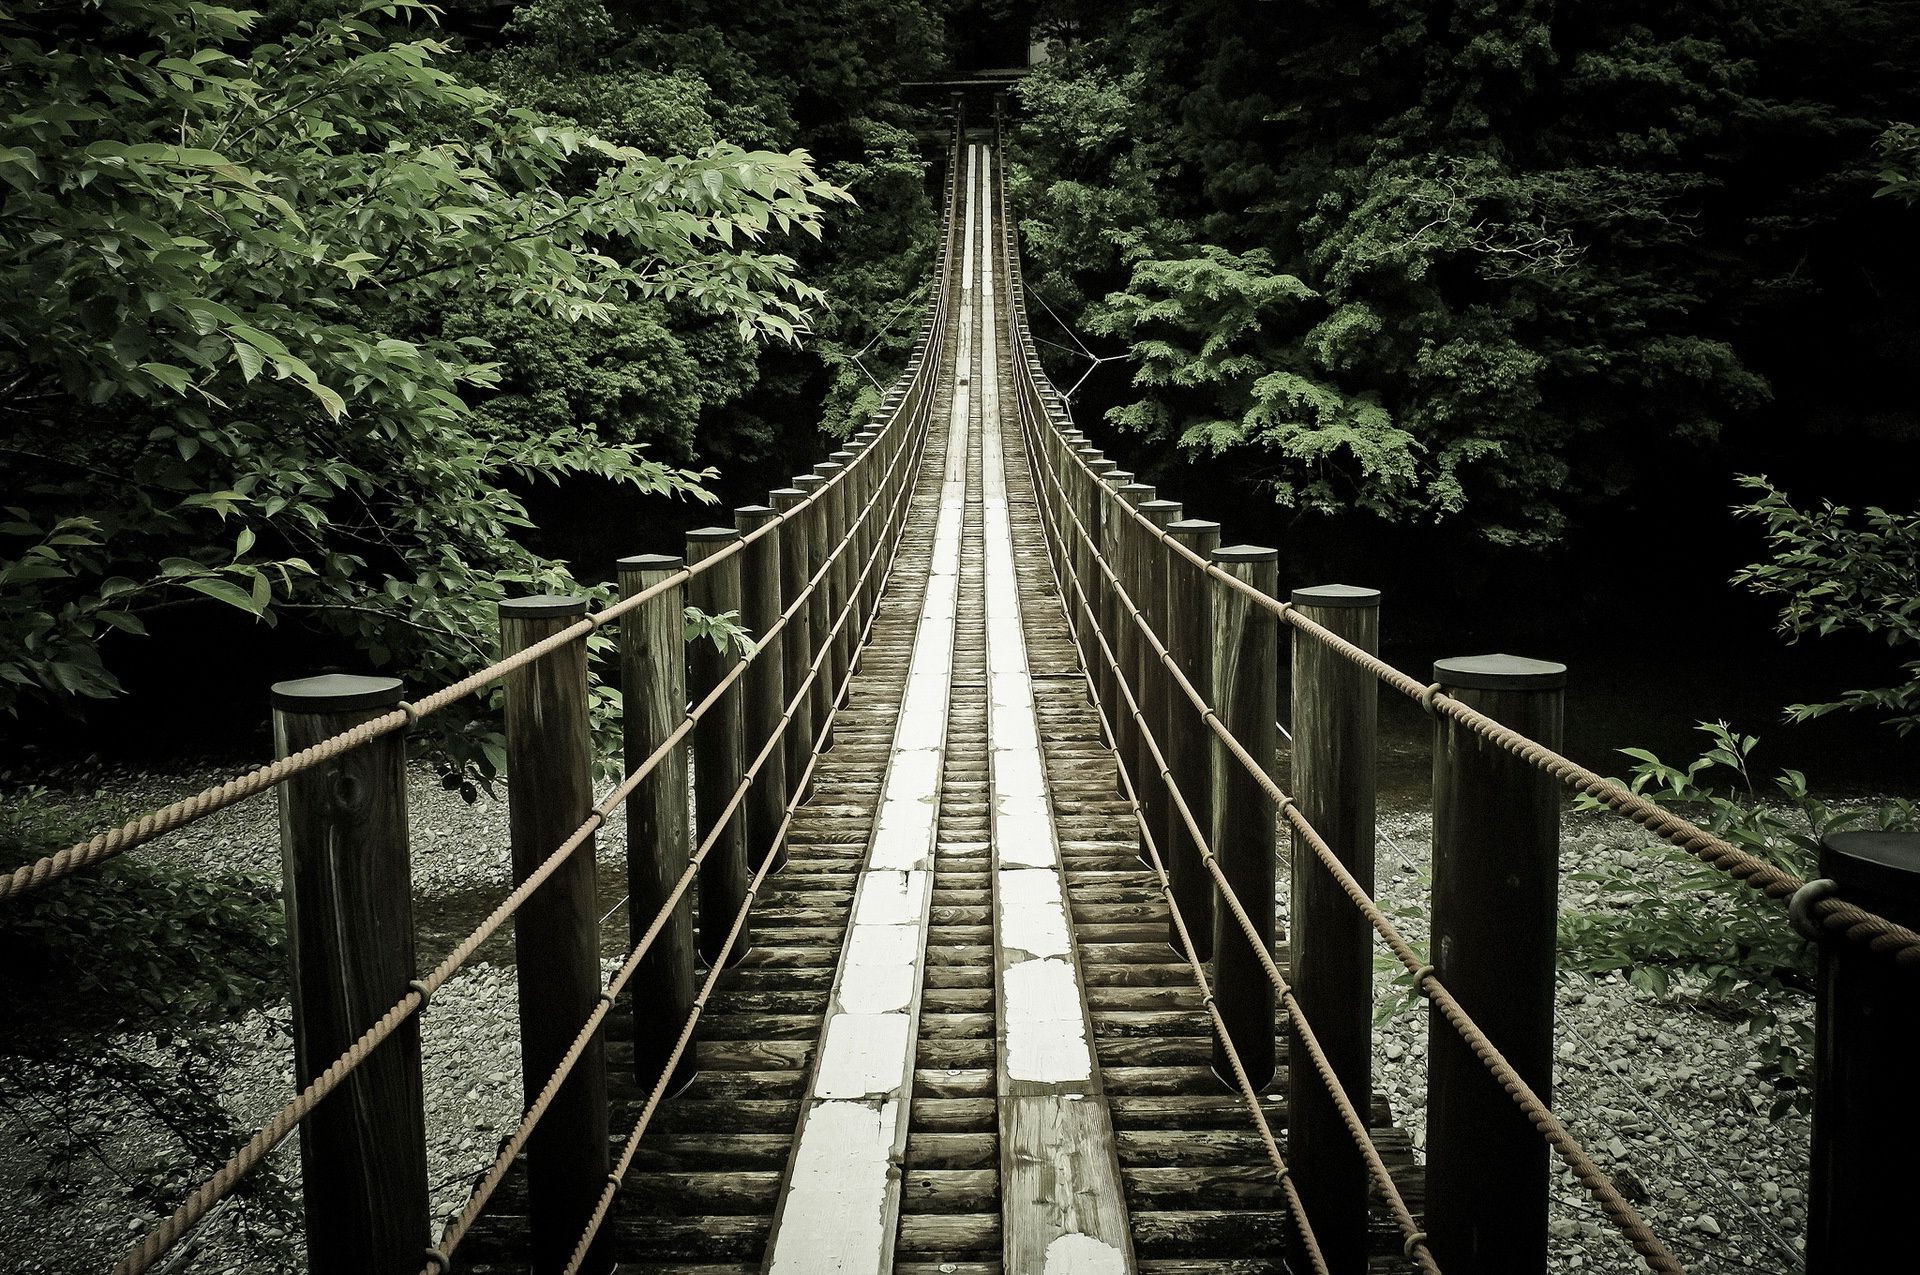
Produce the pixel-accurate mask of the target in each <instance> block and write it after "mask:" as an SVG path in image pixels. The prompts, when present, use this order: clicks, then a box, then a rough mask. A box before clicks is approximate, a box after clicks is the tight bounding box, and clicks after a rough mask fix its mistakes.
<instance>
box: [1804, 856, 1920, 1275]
mask: <svg viewBox="0 0 1920 1275" xmlns="http://www.w3.org/2000/svg"><path fill="white" fill-rule="evenodd" d="M1820 875H1821V876H1822V877H1824V878H1826V879H1827V880H1829V881H1832V882H1833V883H1834V891H1833V892H1834V894H1835V895H1837V897H1839V898H1842V899H1845V900H1847V901H1848V902H1849V903H1857V904H1859V905H1860V906H1861V907H1863V908H1866V909H1867V910H1869V911H1871V912H1876V913H1878V914H1879V915H1881V916H1884V917H1886V918H1887V919H1889V920H1891V921H1894V922H1896V923H1897V924H1900V925H1904V926H1906V927H1907V928H1909V929H1920V836H1916V835H1915V834H1913V833H1909V832H1867V831H1858V832H1835V833H1831V834H1829V835H1828V836H1827V837H1826V838H1825V839H1824V840H1823V841H1822V843H1821V846H1820ZM1817 979H1818V981H1817V993H1818V995H1817V1000H1816V1002H1815V1009H1814V1069H1813V1080H1814V1090H1813V1153H1812V1175H1811V1181H1810V1183H1809V1186H1810V1187H1811V1188H1812V1189H1811V1190H1810V1191H1809V1193H1808V1195H1809V1199H1808V1212H1807V1275H1844V1273H1845V1272H1852V1271H1892V1270H1903V1269H1907V1268H1909V1267H1910V1266H1911V1265H1912V1262H1913V1230H1912V1223H1911V1220H1910V1219H1911V1215H1912V1211H1913V1181H1912V1178H1911V1177H1910V1176H1908V1175H1906V1174H1903V1173H1900V1172H1897V1171H1895V1170H1894V1168H1893V1167H1892V1166H1897V1165H1898V1164H1900V1163H1901V1161H1902V1158H1903V1157H1905V1156H1907V1155H1909V1154H1911V1152H1912V1148H1913V1147H1914V1146H1915V1144H1916V1143H1920V1102H1916V1101H1915V1099H1914V1091H1913V1077H1914V1069H1915V1067H1916V1065H1920V977H1916V976H1915V974H1914V973H1913V971H1911V970H1908V969H1903V968H1901V967H1899V966H1897V965H1895V964H1894V962H1893V960H1892V958H1891V957H1889V956H1886V955H1883V954H1881V953H1879V952H1874V951H1872V950H1870V949H1868V948H1867V947H1866V946H1865V945H1863V944H1859V943H1855V942H1852V941H1850V940H1848V939H1845V938H1842V937H1841V936H1839V935H1837V934H1831V933H1829V934H1828V935H1827V936H1826V937H1825V939H1824V941H1823V942H1822V943H1821V944H1820V968H1819V974H1818V976H1817Z"/></svg>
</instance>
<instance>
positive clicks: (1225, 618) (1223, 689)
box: [1210, 545, 1280, 1089]
mask: <svg viewBox="0 0 1920 1275" xmlns="http://www.w3.org/2000/svg"><path fill="white" fill-rule="evenodd" d="M1213 562H1214V565H1215V566H1217V567H1219V568H1220V569H1221V570H1222V571H1225V572H1227V573H1229V574H1230V575H1233V576H1235V577H1236V578H1238V579H1240V580H1243V581H1245V582H1246V583H1248V584H1250V585H1252V586H1253V587H1254V588H1255V589H1257V590H1259V591H1260V592H1261V593H1264V594H1266V595H1267V596H1269V597H1271V596H1273V594H1274V593H1275V592H1276V591H1277V590H1278V589H1279V587H1280V555H1279V554H1278V553H1277V552H1276V551H1274V550H1272V549H1266V548H1262V547H1260V546H1257V545H1231V546H1229V547H1227V548H1224V549H1216V550H1214V551H1213ZM1213 630H1214V634H1213V711H1214V714H1215V716H1217V717H1218V718H1219V719H1220V721H1221V724H1222V725H1224V726H1225V727H1226V728H1227V731H1228V733H1229V734H1231V735H1232V736H1233V737H1234V738H1235V739H1238V740H1239V741H1240V743H1241V746H1242V747H1244V748H1245V749H1246V750H1247V753H1248V755H1249V756H1251V757H1253V758H1254V760H1256V761H1257V762H1259V763H1260V765H1261V766H1262V767H1263V768H1265V769H1266V771H1267V772H1268V773H1269V774H1271V773H1272V770H1273V763H1274V754H1275V744H1276V742H1277V739H1278V731H1277V729H1276V726H1275V721H1276V718H1277V716H1278V712H1279V705H1278V702H1277V692H1276V689H1275V686H1274V683H1275V682H1277V681H1278V680H1279V679H1278V678H1277V677H1276V675H1275V674H1276V672H1277V670H1278V668H1279V661H1280V619H1279V617H1278V616H1276V615H1275V614H1274V613H1273V612H1272V611H1269V610H1267V609H1266V608H1265V607H1263V606H1260V605H1258V604H1256V603H1255V602H1254V601H1253V599H1251V598H1249V597H1248V596H1247V595H1246V594H1244V593H1242V592H1241V591H1240V590H1238V589H1231V588H1228V587H1227V586H1226V585H1224V584H1215V585H1214V590H1213ZM1212 758H1213V762H1212V764H1213V827H1212V829H1211V830H1210V831H1211V839H1212V841H1213V852H1214V854H1215V855H1216V856H1218V858H1219V863H1220V872H1221V874H1222V875H1223V876H1225V877H1226V880H1227V884H1228V885H1229V886H1231V887H1232V888H1233V893H1234V897H1235V898H1237V899H1238V900H1239V901H1240V906H1241V907H1242V908H1244V909H1245V910H1246V912H1247V917H1248V919H1249V920H1250V921H1251V922H1252V924H1253V930H1254V933H1255V934H1257V935H1258V936H1259V938H1258V942H1259V944H1260V945H1261V946H1262V947H1263V948H1264V949H1265V950H1266V954H1267V955H1269V956H1271V955H1272V953H1273V932H1274V916H1275V912H1276V910H1277V908H1276V903H1275V899H1274V892H1273V891H1274V877H1275V875H1276V873H1275V863H1276V861H1277V859H1278V857H1279V838H1278V836H1277V835H1276V829H1277V827H1278V815H1277V812H1276V811H1275V810H1274V808H1273V799H1272V798H1271V797H1270V796H1268V795H1267V791H1266V789H1265V788H1264V787H1262V786H1261V784H1260V782H1259V780H1258V779H1257V778H1255V777H1254V776H1253V775H1252V774H1251V773H1249V771H1248V770H1247V768H1246V767H1245V766H1244V765H1242V764H1241V762H1240V759H1239V758H1237V757H1235V756H1234V755H1233V754H1232V753H1230V752H1229V751H1228V750H1227V746H1226V745H1225V744H1224V743H1223V742H1221V740H1220V739H1218V738H1217V737H1216V738H1215V739H1214V740H1213V744H1212ZM1213 960H1214V988H1213V996H1214V1000H1215V1002H1216V1003H1217V1004H1218V1006H1219V1009H1220V1017H1221V1019H1222V1020H1223V1021H1224V1022H1225V1023H1226V1027H1227V1035H1228V1037H1229V1038H1230V1039H1231V1040H1232V1041H1233V1047H1234V1050H1235V1051H1236V1052H1237V1053H1238V1054H1239V1056H1240V1063H1241V1065H1242V1066H1243V1067H1244V1068H1245V1069H1246V1073H1247V1079H1248V1080H1249V1081H1250V1082H1252V1084H1253V1086H1254V1087H1255V1088H1256V1089H1262V1088H1265V1087H1266V1086H1267V1085H1268V1084H1269V1083H1270V1082H1271V1081H1272V1080H1273V1073H1274V1065H1275V1052H1276V1051H1275V1048H1274V1019H1273V1011H1274V988H1273V983H1272V981H1271V980H1269V979H1268V977H1267V971H1266V967H1265V966H1264V965H1263V964H1262V963H1261V960H1260V956H1259V954H1258V953H1256V952H1255V950H1254V945H1253V943H1252V942H1250V941H1249V940H1248V937H1247V933H1246V931H1245V930H1243V929H1242V928H1241V926H1240V922H1239V920H1238V919H1237V918H1236V917H1235V916H1234V915H1233V912H1232V909H1231V908H1230V907H1228V906H1227V905H1226V903H1225V901H1224V900H1222V903H1221V906H1219V907H1218V908H1216V909H1215V911H1214V916H1213ZM1213 1070H1214V1072H1215V1074H1217V1075H1218V1076H1220V1078H1221V1079H1222V1080H1224V1081H1226V1082H1227V1083H1228V1084H1229V1085H1231V1084H1232V1082H1233V1070H1232V1064H1231V1062H1230V1061H1229V1060H1228V1057H1227V1050H1226V1046H1225V1045H1224V1044H1223V1043H1222V1042H1220V1041H1218V1040H1216V1041H1215V1042H1214V1046H1213Z"/></svg>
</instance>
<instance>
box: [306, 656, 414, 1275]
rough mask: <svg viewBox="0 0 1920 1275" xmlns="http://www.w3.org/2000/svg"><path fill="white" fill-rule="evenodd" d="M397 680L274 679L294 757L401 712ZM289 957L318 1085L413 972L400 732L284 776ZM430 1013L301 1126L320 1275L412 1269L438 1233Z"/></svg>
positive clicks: (313, 1251)
mask: <svg viewBox="0 0 1920 1275" xmlns="http://www.w3.org/2000/svg"><path fill="white" fill-rule="evenodd" d="M399 703H400V682H399V680H398V679H396V678H391V677H339V676H332V677H309V678H304V679H302V680H300V681H295V682H280V683H278V684H276V685H275V686H274V688H273V744H274V755H275V756H276V757H288V756H291V755H292V754H294V753H297V752H301V751H303V750H304V749H307V748H310V747H312V746H313V745H315V744H317V743H319V742H320V741H321V740H323V739H326V738H328V737H329V736H332V735H336V734H338V733H339V732H341V731H343V730H349V729H351V728H353V727H355V726H358V725H360V724H361V723H362V722H365V721H368V720H370V719H372V718H375V717H379V716H380V715H381V714H383V713H387V712H390V711H392V710H393V708H394V707H395V706H396V705H397V704H399ZM280 855H281V865H282V869H283V872H284V874H285V882H286V889H285V896H284V897H285V900H286V912H287V948H288V951H289V953H290V955H291V957H292V966H293V968H292V979H291V981H292V986H293V1052H294V1081H295V1084H296V1085H298V1086H300V1087H303V1088H304V1087H305V1086H306V1085H307V1084H308V1083H309V1082H311V1081H312V1080H313V1079H314V1078H315V1077H316V1076H318V1075H319V1074H320V1073H321V1072H323V1071H325V1070H326V1069H327V1068H328V1067H329V1066H331V1065H332V1064H333V1060H334V1059H335V1058H337V1057H339V1056H340V1055H341V1054H342V1053H345V1052H346V1050H347V1049H348V1048H349V1047H351V1046H352V1044H353V1043H354V1042H355V1041H356V1040H358V1039H359V1038H360V1037H361V1035H362V1034H363V1033H364V1032H365V1031H366V1030H367V1029H368V1028H369V1027H371V1026H373V1025H374V1023H375V1022H377V1021H379V1019H380V1018H381V1016H383V1015H384V1014H385V1013H386V1012H387V1010H388V1009H389V1008H390V1007H391V1006H392V1005H393V1003H394V1002H395V1001H397V1000H399V999H400V998H401V997H403V996H405V995H406V994H407V984H408V983H409V981H411V980H412V979H413V977H414V965H413V904H412V900H413V882H412V873H411V870H410V865H409V860H408V847H407V748H406V736H405V733H404V732H403V731H397V730H396V731H394V732H392V733H391V734H387V735H382V736H381V737H380V738H378V739H374V740H369V741H368V742H367V743H365V744H362V745H361V746H360V747H358V748H356V749H353V750H352V751H350V752H346V753H342V754H341V755H340V756H338V757H335V758H333V759H332V760H330V761H327V762H323V763H322V764H320V765H318V766H315V767H313V768H312V769H310V770H306V771H303V772H301V773H300V774H297V775H293V776H291V777H289V778H288V779H287V781H286V782H285V783H284V784H282V785H281V786H280ZM423 1112H424V1107H423V1106H422V1098H421V1086H420V1019H419V1017H418V1015H416V1016H414V1017H412V1018H409V1019H408V1020H407V1021H406V1022H404V1023H402V1024H401V1025H400V1026H399V1027H398V1028H396V1029H395V1030H394V1033H393V1035H392V1036H390V1037H388V1038H387V1041H386V1043H385V1044H383V1045H382V1046H381V1047H380V1048H379V1049H377V1050H375V1051H374V1052H373V1054H372V1055H370V1056H369V1057H368V1058H367V1060H366V1061H365V1062H363V1063H361V1064H360V1066H359V1068H358V1069H357V1070H356V1071H354V1073H353V1074H352V1075H351V1076H349V1077H347V1079H346V1080H345V1081H344V1082H343V1083H342V1084H341V1086H340V1088H339V1089H338V1090H336V1091H335V1092H334V1094H333V1096H332V1097H331V1098H329V1099H328V1100H327V1101H326V1102H323V1103H321V1104H320V1106H319V1107H317V1108H316V1109H315V1110H314V1112H313V1114H312V1115H311V1116H309V1117H307V1119H306V1121H305V1122H303V1123H302V1124H301V1126H300V1181H301V1186H302V1189H303V1194H304V1195H305V1200H306V1217H307V1260H308V1264H309V1266H310V1267H311V1269H312V1270H313V1271H314V1272H315V1275H359V1273H360V1272H362V1271H400V1270H412V1269H414V1268H415V1267H417V1266H418V1265H419V1263H420V1253H421V1250H422V1249H423V1248H424V1247H425V1246H426V1245H427V1243H428V1242H429V1239H430V1237H429V1236H428V1234H427V1227H428V1221H429V1218H428V1212H427V1130H426V1119H425V1116H424V1114H423Z"/></svg>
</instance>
